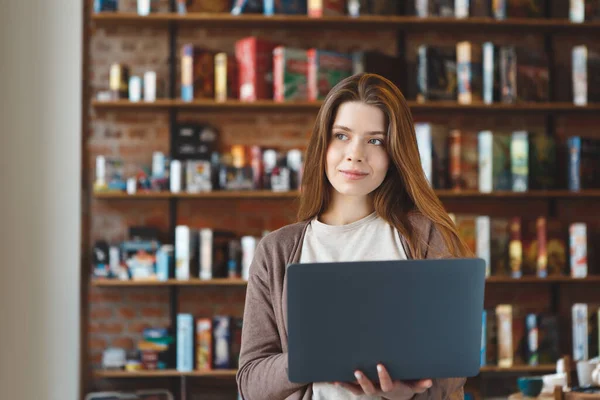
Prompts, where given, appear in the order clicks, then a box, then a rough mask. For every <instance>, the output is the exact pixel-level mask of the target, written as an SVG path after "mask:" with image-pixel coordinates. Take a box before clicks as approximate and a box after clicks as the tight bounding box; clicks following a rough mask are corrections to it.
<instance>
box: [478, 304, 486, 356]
mask: <svg viewBox="0 0 600 400" xmlns="http://www.w3.org/2000/svg"><path fill="white" fill-rule="evenodd" d="M487 336H488V334H487V311H486V310H485V309H484V310H483V312H482V313H481V345H480V346H481V347H480V352H479V366H481V367H483V366H485V365H487V357H486V355H487Z"/></svg>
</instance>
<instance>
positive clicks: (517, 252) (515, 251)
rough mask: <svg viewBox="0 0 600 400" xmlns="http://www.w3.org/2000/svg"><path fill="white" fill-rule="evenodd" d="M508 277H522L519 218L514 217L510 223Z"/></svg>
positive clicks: (521, 245)
mask: <svg viewBox="0 0 600 400" xmlns="http://www.w3.org/2000/svg"><path fill="white" fill-rule="evenodd" d="M508 258H509V264H510V275H511V277H513V278H521V277H522V276H523V241H522V239H521V218H519V217H515V218H513V219H512V220H511V222H510V242H509V243H508Z"/></svg>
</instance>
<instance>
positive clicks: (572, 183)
mask: <svg viewBox="0 0 600 400" xmlns="http://www.w3.org/2000/svg"><path fill="white" fill-rule="evenodd" d="M567 148H568V151H569V152H568V154H569V160H568V167H567V169H568V172H569V179H568V181H569V190H571V191H574V192H577V191H579V190H581V137H579V136H573V137H570V138H569V139H567Z"/></svg>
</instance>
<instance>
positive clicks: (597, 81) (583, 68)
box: [571, 45, 600, 106]
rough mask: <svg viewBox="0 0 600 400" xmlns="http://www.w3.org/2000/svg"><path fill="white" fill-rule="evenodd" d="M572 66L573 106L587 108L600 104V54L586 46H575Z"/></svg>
mask: <svg viewBox="0 0 600 400" xmlns="http://www.w3.org/2000/svg"><path fill="white" fill-rule="evenodd" d="M571 66H572V68H571V71H572V78H571V79H572V87H573V104H575V105H578V106H585V105H587V104H588V103H597V102H600V53H599V52H596V51H592V50H591V49H589V48H588V47H587V46H585V45H580V46H575V47H573V50H572V54H571Z"/></svg>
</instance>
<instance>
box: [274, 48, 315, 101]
mask: <svg viewBox="0 0 600 400" xmlns="http://www.w3.org/2000/svg"><path fill="white" fill-rule="evenodd" d="M273 57H274V58H273V76H274V91H275V101H279V102H282V101H298V100H306V99H307V98H308V54H307V51H306V50H302V49H292V48H286V47H283V46H278V47H276V48H275V50H274V51H273Z"/></svg>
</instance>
